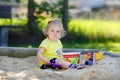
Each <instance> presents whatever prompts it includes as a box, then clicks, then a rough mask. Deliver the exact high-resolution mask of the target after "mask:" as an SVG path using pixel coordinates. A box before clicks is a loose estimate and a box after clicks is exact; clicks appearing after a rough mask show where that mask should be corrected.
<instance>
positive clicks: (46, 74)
mask: <svg viewBox="0 0 120 80" xmlns="http://www.w3.org/2000/svg"><path fill="white" fill-rule="evenodd" d="M0 80H120V58H113V57H110V56H104V57H103V59H102V60H100V61H98V62H97V64H96V65H93V66H91V67H87V68H84V69H79V70H77V69H67V70H52V69H45V70H42V69H40V68H39V65H38V62H37V60H36V57H35V56H32V57H27V58H13V57H7V56H0Z"/></svg>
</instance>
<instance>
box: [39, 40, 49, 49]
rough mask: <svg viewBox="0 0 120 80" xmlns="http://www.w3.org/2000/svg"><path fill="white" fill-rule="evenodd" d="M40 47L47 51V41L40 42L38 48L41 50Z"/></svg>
mask: <svg viewBox="0 0 120 80" xmlns="http://www.w3.org/2000/svg"><path fill="white" fill-rule="evenodd" d="M41 47H44V48H45V49H47V47H48V41H47V39H44V40H43V41H42V42H41V44H40V46H39V48H41Z"/></svg>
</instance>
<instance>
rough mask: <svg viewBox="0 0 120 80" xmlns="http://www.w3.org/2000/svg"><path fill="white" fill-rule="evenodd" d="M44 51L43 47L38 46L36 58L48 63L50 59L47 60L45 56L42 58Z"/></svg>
mask: <svg viewBox="0 0 120 80" xmlns="http://www.w3.org/2000/svg"><path fill="white" fill-rule="evenodd" d="M44 51H45V48H39V49H38V52H37V59H38V60H39V61H42V62H44V64H50V61H49V60H47V59H46V58H44V57H43V56H42V54H43V53H44Z"/></svg>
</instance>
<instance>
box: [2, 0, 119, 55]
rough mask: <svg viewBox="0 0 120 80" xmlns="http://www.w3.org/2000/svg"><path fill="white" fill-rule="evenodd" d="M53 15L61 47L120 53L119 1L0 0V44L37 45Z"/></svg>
mask: <svg viewBox="0 0 120 80" xmlns="http://www.w3.org/2000/svg"><path fill="white" fill-rule="evenodd" d="M56 18H58V19H60V20H61V22H62V23H63V26H64V28H65V30H66V31H67V34H66V36H65V37H64V38H62V39H61V41H62V43H63V46H64V48H80V49H101V50H108V51H110V52H116V53H120V47H119V46H120V22H119V21H120V0H0V46H5V47H7V46H8V47H29V48H32V47H36V48H38V46H39V44H40V43H41V41H42V40H43V39H44V38H45V37H44V35H43V33H42V29H43V28H44V27H45V26H46V24H47V22H48V21H49V20H52V19H56Z"/></svg>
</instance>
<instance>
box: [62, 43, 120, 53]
mask: <svg viewBox="0 0 120 80" xmlns="http://www.w3.org/2000/svg"><path fill="white" fill-rule="evenodd" d="M63 45H64V48H79V49H100V50H106V51H109V52H115V53H118V54H120V43H117V42H107V43H98V42H97V43H77V42H69V43H67V42H65V43H63Z"/></svg>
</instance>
